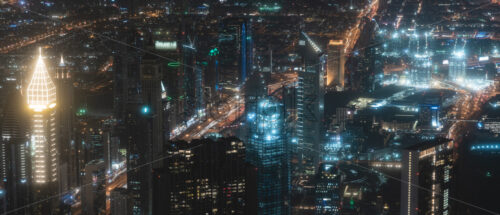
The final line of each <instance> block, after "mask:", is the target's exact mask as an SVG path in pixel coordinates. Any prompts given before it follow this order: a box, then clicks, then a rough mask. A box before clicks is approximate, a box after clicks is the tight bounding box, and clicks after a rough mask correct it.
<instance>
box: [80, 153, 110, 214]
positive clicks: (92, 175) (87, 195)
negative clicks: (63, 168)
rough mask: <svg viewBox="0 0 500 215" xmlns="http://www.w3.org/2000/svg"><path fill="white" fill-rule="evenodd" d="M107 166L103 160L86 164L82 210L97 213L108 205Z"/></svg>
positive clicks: (87, 212)
mask: <svg viewBox="0 0 500 215" xmlns="http://www.w3.org/2000/svg"><path fill="white" fill-rule="evenodd" d="M105 179H106V168H105V165H104V162H103V161H102V160H93V161H91V162H89V163H87V164H86V165H85V175H84V176H83V184H84V185H85V186H82V194H81V196H82V211H83V213H84V214H89V215H96V214H100V213H99V211H101V210H102V209H104V208H105V207H106V197H105V195H106V188H105V186H104V185H105V184H106V180H105Z"/></svg>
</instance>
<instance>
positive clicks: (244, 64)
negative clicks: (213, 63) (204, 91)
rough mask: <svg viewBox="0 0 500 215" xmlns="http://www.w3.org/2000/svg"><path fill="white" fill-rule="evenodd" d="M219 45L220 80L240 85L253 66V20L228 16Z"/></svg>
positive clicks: (220, 35)
mask: <svg viewBox="0 0 500 215" xmlns="http://www.w3.org/2000/svg"><path fill="white" fill-rule="evenodd" d="M221 23H222V24H221V29H220V33H219V40H218V47H219V52H220V57H219V58H218V59H219V61H218V62H219V63H220V65H218V66H220V76H221V77H220V78H219V79H220V80H223V82H222V83H221V84H223V85H226V87H229V88H232V87H239V86H241V84H243V83H244V82H245V81H246V79H247V73H249V72H250V70H251V68H252V63H253V62H252V61H253V60H252V59H253V53H252V51H253V43H252V36H251V22H250V21H248V20H245V19H242V18H239V19H237V18H228V19H225V20H223V21H222V22H221Z"/></svg>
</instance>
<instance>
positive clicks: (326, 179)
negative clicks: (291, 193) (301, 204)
mask: <svg viewBox="0 0 500 215" xmlns="http://www.w3.org/2000/svg"><path fill="white" fill-rule="evenodd" d="M340 194H341V192H340V172H339V169H338V167H337V166H336V163H335V162H326V163H322V164H320V166H319V169H318V173H317V175H316V214H330V215H335V214H340V202H341V199H340Z"/></svg>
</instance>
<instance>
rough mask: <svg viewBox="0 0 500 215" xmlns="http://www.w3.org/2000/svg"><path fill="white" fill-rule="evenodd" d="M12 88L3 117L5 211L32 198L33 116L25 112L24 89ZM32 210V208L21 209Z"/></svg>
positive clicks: (0, 147)
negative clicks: (30, 120)
mask: <svg viewBox="0 0 500 215" xmlns="http://www.w3.org/2000/svg"><path fill="white" fill-rule="evenodd" d="M9 91H11V92H10V93H9V94H10V95H9V96H8V100H9V103H7V104H6V107H5V108H4V111H3V113H2V115H3V118H2V119H1V120H0V121H1V123H0V126H1V127H0V130H1V135H2V136H1V139H0V176H1V180H0V191H1V192H2V195H0V201H1V202H2V203H4V204H6V205H3V204H0V210H1V212H2V213H6V212H7V211H9V210H12V209H14V208H20V207H22V206H24V205H26V204H29V203H30V202H31V196H32V195H31V193H30V189H29V188H30V183H31V163H30V162H31V159H30V156H31V153H30V152H31V150H30V144H29V126H27V125H29V118H27V116H26V114H24V111H25V109H23V108H20V107H23V105H24V104H25V103H24V101H23V100H22V96H21V95H20V92H19V91H17V90H14V89H12V90H9ZM19 212H20V213H23V214H28V213H29V211H28V208H25V209H22V210H20V211H19Z"/></svg>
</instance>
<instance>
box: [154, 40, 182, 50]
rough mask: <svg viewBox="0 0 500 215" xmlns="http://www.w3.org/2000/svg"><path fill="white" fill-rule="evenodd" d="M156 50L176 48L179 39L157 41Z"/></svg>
mask: <svg viewBox="0 0 500 215" xmlns="http://www.w3.org/2000/svg"><path fill="white" fill-rule="evenodd" d="M155 49H156V50H176V49H177V41H155Z"/></svg>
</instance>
